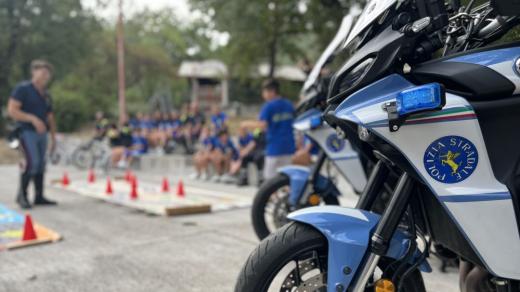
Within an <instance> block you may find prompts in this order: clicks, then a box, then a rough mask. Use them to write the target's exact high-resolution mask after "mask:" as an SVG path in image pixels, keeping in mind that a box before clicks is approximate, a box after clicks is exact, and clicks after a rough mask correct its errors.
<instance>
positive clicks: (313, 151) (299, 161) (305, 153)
mask: <svg viewBox="0 0 520 292" xmlns="http://www.w3.org/2000/svg"><path fill="white" fill-rule="evenodd" d="M319 152H320V149H319V147H318V145H316V143H315V142H314V141H312V140H311V139H310V138H309V137H307V136H305V135H304V136H303V138H302V142H301V144H300V145H299V147H298V150H297V151H296V153H294V155H293V157H292V163H293V164H296V165H303V166H308V165H310V164H311V163H312V156H314V155H318V153H319Z"/></svg>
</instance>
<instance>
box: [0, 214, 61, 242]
mask: <svg viewBox="0 0 520 292" xmlns="http://www.w3.org/2000/svg"><path fill="white" fill-rule="evenodd" d="M24 224H25V216H23V215H22V214H20V213H17V212H15V211H13V210H11V209H8V208H7V207H5V206H4V205H2V204H0V250H6V249H14V248H20V247H25V246H32V245H37V244H43V243H50V242H56V241H59V240H60V239H61V235H59V234H58V233H56V232H54V231H52V230H50V229H48V228H46V227H44V226H42V225H39V224H36V223H35V224H34V230H35V231H36V236H37V238H36V239H34V240H26V241H22V237H23V229H24Z"/></svg>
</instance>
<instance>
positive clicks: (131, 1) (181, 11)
mask: <svg viewBox="0 0 520 292" xmlns="http://www.w3.org/2000/svg"><path fill="white" fill-rule="evenodd" d="M82 1H83V4H84V5H85V7H87V8H91V9H93V10H94V12H95V13H96V14H98V15H100V16H102V17H104V18H107V19H109V20H114V19H115V18H116V17H117V3H118V0H108V6H107V7H106V8H104V9H103V8H101V9H100V8H99V7H98V5H97V2H98V1H99V0H82ZM164 7H171V8H173V9H174V10H175V12H176V13H177V15H178V17H179V19H181V20H190V19H191V18H192V17H193V16H192V13H190V9H189V5H188V0H124V11H125V13H127V14H132V13H135V12H137V11H140V10H143V9H144V8H149V9H150V10H161V9H163V8H164Z"/></svg>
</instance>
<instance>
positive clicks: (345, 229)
mask: <svg viewBox="0 0 520 292" xmlns="http://www.w3.org/2000/svg"><path fill="white" fill-rule="evenodd" d="M288 218H289V219H290V220H293V221H297V222H301V223H305V224H308V225H311V226H313V227H314V228H316V229H317V230H318V231H320V232H321V233H322V234H323V236H325V238H326V239H327V242H328V248H329V254H328V266H327V267H328V269H327V270H328V271H327V287H328V291H336V290H335V287H336V285H337V284H341V285H343V286H344V287H349V285H350V284H351V282H352V279H353V277H354V276H355V275H356V271H357V269H358V267H359V265H360V263H361V261H362V260H363V257H364V256H365V253H366V251H367V250H368V246H369V243H370V236H371V234H372V232H373V229H374V227H375V226H376V225H377V223H378V222H379V219H380V216H379V215H377V214H375V213H371V212H368V211H364V210H357V209H352V208H344V207H337V206H322V207H312V208H306V209H301V210H299V211H296V212H293V213H291V214H289V216H288ZM409 244H410V239H409V237H408V236H406V234H404V233H403V232H402V231H400V230H397V231H396V233H395V234H394V237H393V238H392V240H391V242H390V248H389V250H388V253H387V257H390V258H393V259H400V258H402V257H403V256H404V254H405V253H406V251H407V249H408V246H409ZM415 253H416V256H415V257H414V259H417V257H418V255H419V254H420V251H419V250H416V252H415ZM346 267H349V268H350V269H351V270H352V272H351V273H349V274H348V275H346V274H345V273H344V272H343V271H344V269H345V268H346ZM420 270H421V271H423V272H431V267H430V265H429V264H428V262H426V261H424V262H423V263H421V265H420Z"/></svg>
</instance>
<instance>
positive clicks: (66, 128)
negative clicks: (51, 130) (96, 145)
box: [53, 87, 89, 132]
mask: <svg viewBox="0 0 520 292" xmlns="http://www.w3.org/2000/svg"><path fill="white" fill-rule="evenodd" d="M54 93H55V94H56V97H55V98H53V107H54V112H55V117H56V121H57V126H58V130H59V131H62V132H72V131H74V130H76V129H77V128H79V127H80V126H81V125H83V124H84V123H85V122H87V121H88V119H89V116H88V111H86V110H85V108H87V106H88V103H87V100H85V99H84V98H83V95H81V94H78V93H75V92H71V91H64V90H63V89H62V88H60V87H55V88H54Z"/></svg>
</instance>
